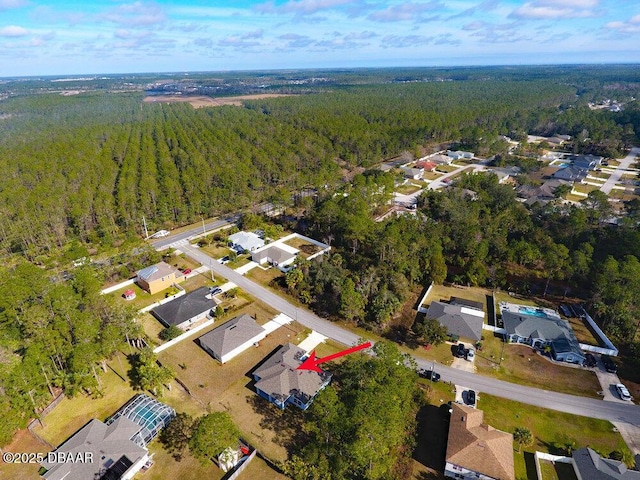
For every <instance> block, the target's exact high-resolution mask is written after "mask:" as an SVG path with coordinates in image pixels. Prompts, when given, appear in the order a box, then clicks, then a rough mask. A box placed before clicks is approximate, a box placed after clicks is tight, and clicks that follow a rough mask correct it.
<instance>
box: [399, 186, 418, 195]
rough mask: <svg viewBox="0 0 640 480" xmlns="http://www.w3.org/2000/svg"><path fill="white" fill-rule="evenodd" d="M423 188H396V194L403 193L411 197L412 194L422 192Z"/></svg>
mask: <svg viewBox="0 0 640 480" xmlns="http://www.w3.org/2000/svg"><path fill="white" fill-rule="evenodd" d="M420 188H421V187H418V186H416V185H411V184H408V185H400V186H399V187H397V188H396V192H398V193H401V194H403V195H411V194H412V193H415V192H417V191H418V190H420Z"/></svg>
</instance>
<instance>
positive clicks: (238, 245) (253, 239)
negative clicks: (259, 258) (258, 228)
mask: <svg viewBox="0 0 640 480" xmlns="http://www.w3.org/2000/svg"><path fill="white" fill-rule="evenodd" d="M229 242H230V243H231V244H232V247H231V248H233V249H234V250H236V251H238V250H240V251H245V250H246V251H247V252H253V251H255V250H257V249H259V248H260V247H263V246H264V240H263V239H261V238H260V237H259V236H258V235H256V234H255V233H253V232H238V233H234V234H233V235H229Z"/></svg>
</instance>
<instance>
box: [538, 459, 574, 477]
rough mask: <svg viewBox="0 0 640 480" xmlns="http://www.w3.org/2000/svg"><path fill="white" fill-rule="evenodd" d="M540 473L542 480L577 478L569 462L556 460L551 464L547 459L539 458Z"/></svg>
mask: <svg viewBox="0 0 640 480" xmlns="http://www.w3.org/2000/svg"><path fill="white" fill-rule="evenodd" d="M540 473H541V474H542V480H578V477H576V472H575V470H574V469H573V465H571V464H570V463H560V462H556V463H555V464H553V463H551V462H549V461H547V460H540Z"/></svg>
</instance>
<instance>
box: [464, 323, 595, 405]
mask: <svg viewBox="0 0 640 480" xmlns="http://www.w3.org/2000/svg"><path fill="white" fill-rule="evenodd" d="M502 347H503V342H502V340H501V339H499V338H497V337H495V336H493V335H491V334H490V333H489V332H485V333H484V340H483V341H482V350H480V351H478V352H477V353H476V362H475V363H476V367H477V368H478V373H481V374H483V375H488V376H492V377H496V378H499V379H501V380H505V381H507V382H513V383H518V384H520V385H529V386H531V387H536V388H543V389H548V388H549V386H550V385H552V386H553V390H555V391H558V392H563V393H570V394H573V395H581V396H584V397H593V398H601V397H600V396H599V395H598V392H599V391H600V389H601V388H600V384H599V383H598V379H597V377H596V375H595V374H594V373H593V372H592V371H590V370H584V369H582V368H574V367H571V366H564V365H558V364H555V363H551V362H550V361H548V360H547V359H546V358H543V357H542V356H540V355H538V354H536V353H534V351H533V349H532V348H530V347H528V346H525V345H516V344H505V345H504V350H503V348H502ZM501 355H502V357H501ZM500 358H503V360H502V361H500Z"/></svg>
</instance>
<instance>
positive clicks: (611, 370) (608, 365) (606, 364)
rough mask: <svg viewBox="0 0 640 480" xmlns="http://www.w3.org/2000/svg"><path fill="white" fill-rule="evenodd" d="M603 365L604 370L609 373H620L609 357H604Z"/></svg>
mask: <svg viewBox="0 0 640 480" xmlns="http://www.w3.org/2000/svg"><path fill="white" fill-rule="evenodd" d="M602 364H603V365H604V369H605V370H606V371H607V372H609V373H618V366H617V365H616V364H615V362H614V361H613V360H612V359H611V357H610V356H609V355H602Z"/></svg>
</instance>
